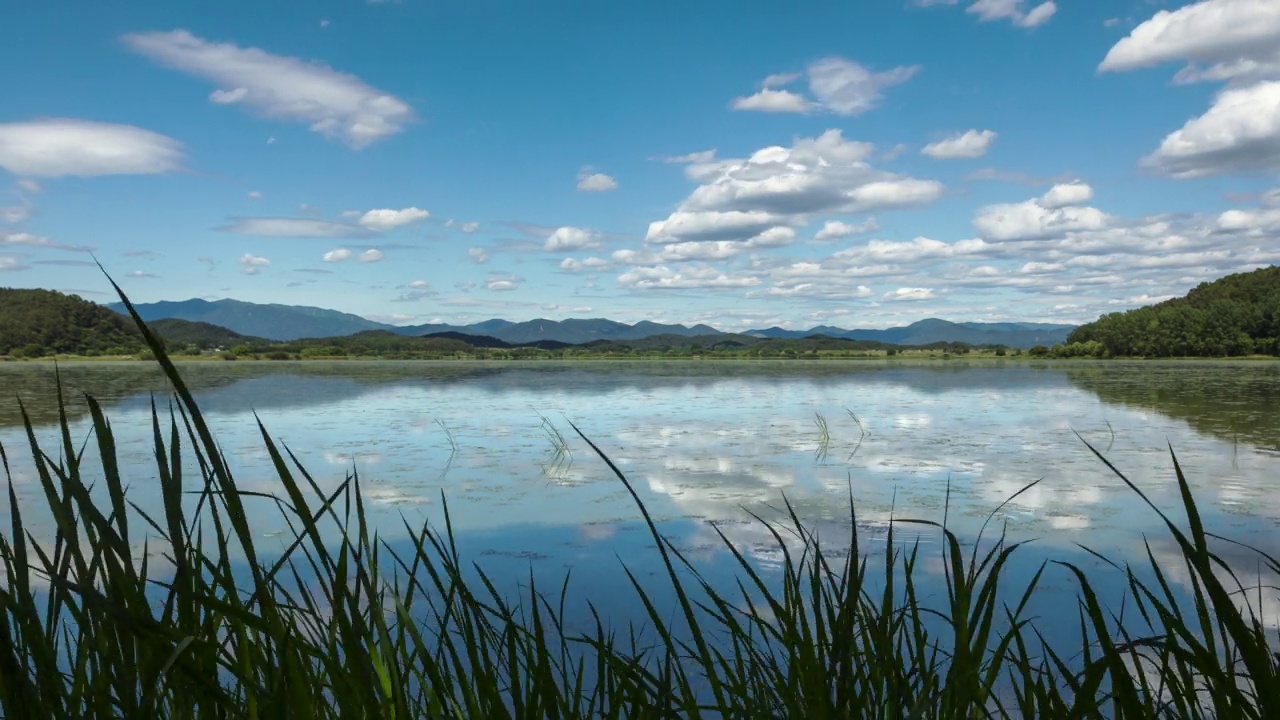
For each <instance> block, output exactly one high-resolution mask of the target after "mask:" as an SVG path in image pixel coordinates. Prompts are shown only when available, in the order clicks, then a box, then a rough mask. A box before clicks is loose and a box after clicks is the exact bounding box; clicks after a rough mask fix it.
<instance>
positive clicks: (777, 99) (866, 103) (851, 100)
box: [732, 57, 920, 116]
mask: <svg viewBox="0 0 1280 720" xmlns="http://www.w3.org/2000/svg"><path fill="white" fill-rule="evenodd" d="M919 69H920V66H918V65H903V66H899V67H896V68H893V69H891V70H886V71H884V72H873V71H871V70H870V69H868V68H866V67H864V66H863V65H860V64H858V63H856V62H854V61H852V60H848V59H846V58H841V57H829V58H824V59H822V60H818V61H815V62H813V63H810V65H809V66H808V67H807V68H806V69H805V73H806V75H807V76H808V84H809V93H810V95H812V98H807V97H805V96H803V95H801V94H799V93H795V92H792V91H790V90H777V89H775V88H776V87H777V86H778V85H784V84H788V83H790V82H792V81H794V80H796V79H798V77H799V76H798V75H793V74H790V73H775V74H773V75H770V76H768V77H766V78H765V80H764V82H762V83H761V85H762V86H763V89H761V90H760V91H759V92H756V93H755V94H753V95H748V96H744V97H739V98H736V99H735V100H734V101H733V103H732V107H733V109H734V110H755V111H761V112H791V113H806V112H816V111H826V112H831V113H835V114H837V115H846V116H852V115H860V114H862V113H864V112H866V111H868V110H871V109H872V108H875V107H876V106H877V105H879V104H880V102H881V100H882V99H883V95H884V92H883V91H884V90H885V89H886V88H889V87H892V86H894V85H899V84H901V83H904V82H906V81H907V80H910V79H911V77H912V76H914V75H915V74H916V72H917V71H919Z"/></svg>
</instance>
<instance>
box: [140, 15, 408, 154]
mask: <svg viewBox="0 0 1280 720" xmlns="http://www.w3.org/2000/svg"><path fill="white" fill-rule="evenodd" d="M123 40H124V42H125V44H126V45H128V46H129V47H130V48H132V49H133V50H135V51H137V52H139V53H141V54H143V55H145V56H146V57H148V58H150V59H151V60H154V61H155V62H158V63H160V64H162V65H165V66H167V67H171V68H174V69H175V70H180V71H182V72H186V73H189V74H192V75H195V76H197V77H201V78H204V79H206V80H209V81H212V82H214V83H217V84H218V85H219V86H220V87H219V89H217V90H215V91H214V93H213V94H212V95H210V99H211V100H212V101H213V102H217V103H224V104H243V105H245V106H246V107H249V108H251V109H252V110H254V111H255V112H256V113H258V114H260V115H262V116H264V117H268V118H281V119H286V120H294V121H300V122H305V123H307V124H308V126H309V127H310V129H311V130H312V131H314V132H318V133H320V134H322V135H325V136H327V137H336V138H340V139H342V140H344V141H345V142H346V143H347V144H349V145H351V146H352V147H355V148H362V147H365V146H367V145H369V144H370V143H373V142H376V141H378V140H381V139H383V138H385V137H388V136H390V135H393V134H395V133H397V132H400V131H401V130H402V129H403V128H404V126H405V124H406V123H408V122H410V121H411V120H412V119H413V110H412V108H410V107H409V105H408V104H407V103H405V102H404V101H403V100H401V99H399V98H397V97H395V96H394V95H391V94H389V93H386V92H383V91H381V90H378V89H377V88H374V87H372V86H370V85H368V84H366V83H365V82H364V81H363V80H361V79H360V78H358V77H356V76H354V75H349V74H346V73H342V72H338V71H336V70H333V69H330V68H329V67H326V66H325V65H322V64H320V63H316V62H307V61H304V60H301V59H299V58H293V57H284V56H280V55H272V54H271V53H268V52H266V51H264V50H260V49H258V48H243V47H239V46H237V45H233V44H231V43H214V42H209V41H207V40H204V39H201V38H199V37H196V36H195V35H192V34H191V33H189V32H187V31H186V30H174V31H171V32H154V33H134V34H129V35H125V36H124V38H123Z"/></svg>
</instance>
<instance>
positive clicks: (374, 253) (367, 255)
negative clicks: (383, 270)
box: [356, 248, 386, 263]
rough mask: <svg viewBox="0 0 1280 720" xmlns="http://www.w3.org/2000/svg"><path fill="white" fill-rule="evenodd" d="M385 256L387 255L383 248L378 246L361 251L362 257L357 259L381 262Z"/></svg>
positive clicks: (366, 261) (359, 260) (363, 261)
mask: <svg viewBox="0 0 1280 720" xmlns="http://www.w3.org/2000/svg"><path fill="white" fill-rule="evenodd" d="M385 257H386V255H384V254H383V253H382V251H381V250H379V249H377V248H369V249H368V250H365V251H364V252H362V253H360V257H358V258H356V260H357V261H358V262H362V263H375V262H381V261H382V259H383V258H385Z"/></svg>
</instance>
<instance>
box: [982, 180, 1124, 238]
mask: <svg viewBox="0 0 1280 720" xmlns="http://www.w3.org/2000/svg"><path fill="white" fill-rule="evenodd" d="M1092 194H1093V191H1092V189H1090V188H1089V186H1088V185H1085V184H1084V183H1073V184H1070V185H1056V186H1054V187H1053V188H1052V189H1050V190H1049V192H1047V193H1045V195H1044V196H1043V197H1041V198H1037V199H1035V200H1027V201H1025V202H1020V203H999V204H996V205H988V206H986V207H983V208H981V209H979V210H978V213H977V215H976V216H975V217H974V219H973V226H974V228H976V229H977V230H978V232H979V233H981V234H982V237H983V238H986V239H988V240H997V241H1017V240H1040V239H1045V238H1051V237H1061V236H1064V235H1066V234H1067V233H1072V232H1079V231H1085V230H1103V229H1106V228H1108V227H1110V226H1112V225H1113V224H1114V221H1115V219H1114V218H1112V217H1111V216H1110V215H1108V214H1106V213H1104V212H1102V211H1101V210H1099V209H1097V208H1093V207H1088V206H1082V205H1079V203H1082V202H1084V201H1085V200H1087V199H1088V197H1089V196H1092Z"/></svg>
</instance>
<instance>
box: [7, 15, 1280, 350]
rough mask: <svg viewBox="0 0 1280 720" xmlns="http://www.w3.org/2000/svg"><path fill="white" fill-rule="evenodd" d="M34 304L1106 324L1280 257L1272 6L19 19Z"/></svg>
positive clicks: (19, 155)
mask: <svg viewBox="0 0 1280 720" xmlns="http://www.w3.org/2000/svg"><path fill="white" fill-rule="evenodd" d="M0 55H2V56H3V60H4V62H0V97H3V98H4V102H3V103H0V285H3V286H10V287H45V288H53V289H58V290H64V291H69V292H76V293H79V294H81V295H82V296H83V297H86V298H88V299H92V300H98V301H107V300H110V299H111V298H110V297H109V295H108V294H107V291H108V290H109V287H108V286H107V284H106V282H105V280H104V279H103V278H102V276H101V274H100V273H99V272H98V270H97V269H96V267H94V266H93V265H92V262H91V258H90V256H89V254H88V253H89V252H92V253H93V254H94V256H96V257H97V258H98V259H99V260H100V261H101V262H102V263H103V264H104V265H105V266H106V267H107V269H108V270H109V271H110V272H111V273H112V274H113V275H114V276H115V277H116V278H117V279H118V280H120V281H121V283H122V285H123V286H124V287H125V289H126V291H127V292H129V293H130V294H131V297H132V298H133V299H134V300H137V301H154V300H162V299H163V300H178V299H186V298H189V297H204V298H209V299H214V298H222V297H232V298H237V299H243V300H250V301H256V302H279V303H287V304H299V305H316V306H321V307H330V308H335V309H339V310H344V311H348V312H354V313H358V314H361V315H364V316H366V317H370V318H373V319H377V320H382V321H388V322H396V323H423V322H435V321H445V322H469V321H476V320H481V319H485V318H489V317H504V318H508V319H512V320H525V319H530V318H534V317H549V318H556V319H559V318H565V317H601V316H603V317H610V318H614V319H618V320H623V321H629V322H634V321H638V320H643V319H650V320H656V321H662V322H686V323H692V322H708V323H710V324H713V325H716V326H718V327H722V328H724V329H729V330H735V329H745V328H748V327H763V326H768V325H775V324H777V325H782V326H784V327H793V328H801V327H810V326H813V325H817V324H832V325H839V326H844V327H883V326H888V325H895V324H904V323H907V322H911V321H913V320H918V319H921V318H924V317H930V316H937V317H945V318H948V319H953V320H986V321H998V320H1039V321H1062V322H1081V321H1088V320H1091V319H1093V318H1094V317H1096V316H1097V315H1099V314H1100V313H1103V312H1109V311H1113V310H1118V309H1125V308H1128V307H1133V306H1136V305H1140V304H1145V303H1147V302H1150V301H1152V300H1154V299H1158V298H1163V297H1167V296H1170V295H1177V294H1182V293H1184V292H1186V291H1187V290H1188V289H1189V288H1191V287H1193V286H1194V285H1195V284H1197V283H1199V282H1201V281H1204V280H1208V279H1213V278H1215V277H1219V276H1221V275H1224V274H1227V273H1231V272H1238V271H1242V270H1248V269H1252V268H1256V267H1262V266H1265V265H1269V264H1272V263H1276V262H1278V261H1280V240H1277V233H1278V232H1280V187H1277V186H1280V179H1277V175H1278V174H1280V3H1276V2H1275V1H1274V0H1202V1H1201V2H1195V3H1179V2H1158V1H1154V0H1117V1H1115V2H1111V1H1109V2H1080V3H1070V4H1067V3H1061V2H1060V3H1055V2H1040V3H1037V2H1034V1H1033V2H1019V1H1018V0H977V1H976V2H974V1H972V0H950V1H948V0H898V1H886V2H874V3H872V2H858V3H826V2H823V3H818V2H800V3H794V4H784V3H773V2H767V3H766V2H747V1H744V2H728V1H714V2H712V1H708V2H696V3H690V2H666V1H665V0H663V1H658V2H650V3H595V2H586V1H585V0H584V1H579V2H547V3H532V2H524V1H515V0H513V1H511V2H496V1H492V0H484V1H476V2H445V1H433V2H427V1H426V0H402V1H401V2H392V1H390V0H386V1H384V2H366V1H364V0H342V1H339V0H331V1H329V2H317V3H305V4H304V3H287V4H286V3H271V4H263V3H247V2H236V1H228V2H220V3H215V4H208V3H201V4H196V3H190V2H164V3H161V2H131V3H102V2H87V1H82V2H58V3H43V2H34V1H26V0H9V2H8V4H7V6H6V10H5V21H4V22H3V23H0Z"/></svg>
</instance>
